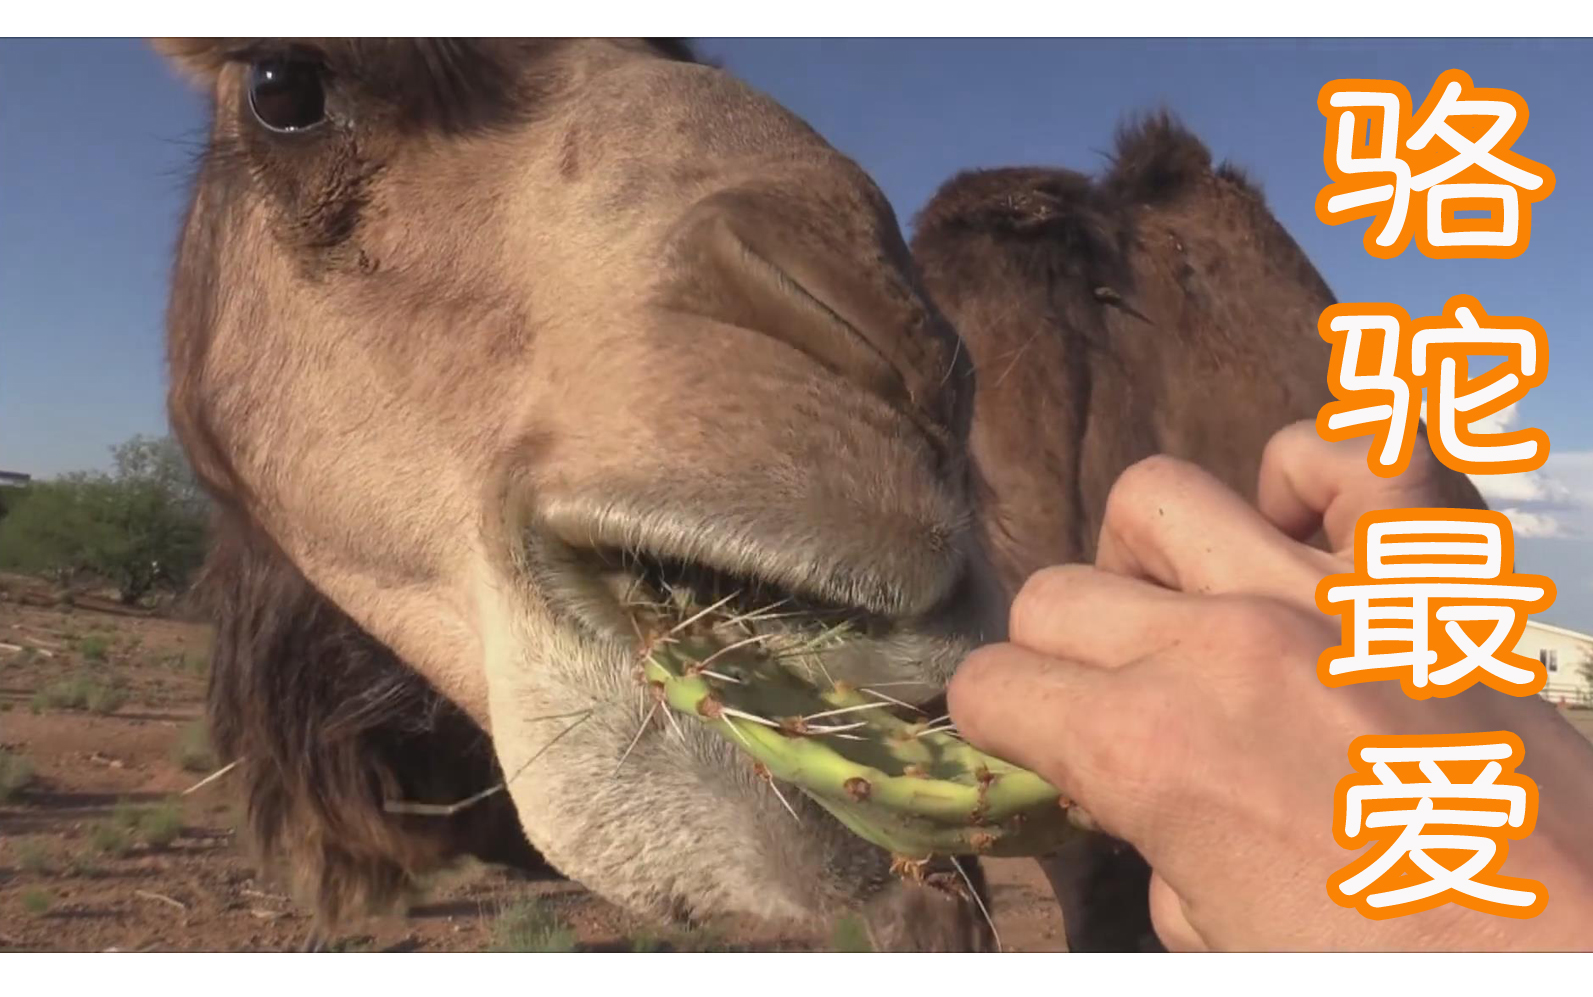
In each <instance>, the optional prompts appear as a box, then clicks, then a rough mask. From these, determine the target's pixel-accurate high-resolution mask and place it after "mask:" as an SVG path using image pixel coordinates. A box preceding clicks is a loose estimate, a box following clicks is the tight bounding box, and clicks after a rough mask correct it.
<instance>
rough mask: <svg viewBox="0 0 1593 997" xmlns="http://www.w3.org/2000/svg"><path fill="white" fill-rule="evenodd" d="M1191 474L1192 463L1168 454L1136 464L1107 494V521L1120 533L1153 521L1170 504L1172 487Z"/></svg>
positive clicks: (1113, 484)
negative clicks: (1163, 506)
mask: <svg viewBox="0 0 1593 997" xmlns="http://www.w3.org/2000/svg"><path fill="white" fill-rule="evenodd" d="M1188 473H1189V464H1188V463H1186V462H1185V461H1182V460H1179V459H1178V458H1176V457H1169V456H1167V455H1165V454H1156V455H1154V456H1151V457H1146V458H1144V459H1142V460H1138V461H1135V462H1134V463H1133V464H1130V465H1129V466H1128V468H1127V469H1126V470H1124V471H1123V473H1122V474H1120V475H1118V477H1117V480H1116V481H1115V482H1113V483H1112V488H1111V490H1110V491H1109V492H1107V495H1106V511H1105V516H1104V519H1105V521H1106V522H1107V523H1110V524H1112V525H1113V527H1114V528H1119V529H1121V528H1123V527H1129V528H1133V527H1135V526H1137V525H1140V524H1143V523H1146V522H1148V521H1150V520H1151V519H1152V518H1154V517H1155V515H1156V512H1157V509H1158V507H1159V506H1161V505H1162V504H1164V503H1165V502H1166V499H1167V496H1168V487H1169V486H1170V485H1172V484H1175V483H1177V482H1178V481H1180V480H1182V479H1183V478H1184V477H1185V476H1186V475H1187V474H1188Z"/></svg>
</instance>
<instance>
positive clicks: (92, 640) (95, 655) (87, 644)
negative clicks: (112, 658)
mask: <svg viewBox="0 0 1593 997" xmlns="http://www.w3.org/2000/svg"><path fill="white" fill-rule="evenodd" d="M110 649H111V642H110V641H109V640H107V639H106V638H105V636H104V635H103V634H89V635H88V636H87V637H84V638H83V639H82V640H80V641H78V642H77V652H78V653H79V654H81V655H83V657H84V658H87V659H88V660H89V661H104V660H105V655H106V653H107V652H109V651H110Z"/></svg>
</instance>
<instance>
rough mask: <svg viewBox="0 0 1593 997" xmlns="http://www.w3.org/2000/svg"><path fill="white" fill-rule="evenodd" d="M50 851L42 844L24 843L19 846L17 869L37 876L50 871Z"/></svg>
mask: <svg viewBox="0 0 1593 997" xmlns="http://www.w3.org/2000/svg"><path fill="white" fill-rule="evenodd" d="M50 866H51V862H50V850H49V849H48V848H45V847H44V844H43V843H42V842H38V841H24V842H22V843H21V844H19V845H17V868H18V869H21V870H22V871H23V872H26V873H32V874H33V875H35V876H37V875H39V874H40V873H46V872H49V871H50Z"/></svg>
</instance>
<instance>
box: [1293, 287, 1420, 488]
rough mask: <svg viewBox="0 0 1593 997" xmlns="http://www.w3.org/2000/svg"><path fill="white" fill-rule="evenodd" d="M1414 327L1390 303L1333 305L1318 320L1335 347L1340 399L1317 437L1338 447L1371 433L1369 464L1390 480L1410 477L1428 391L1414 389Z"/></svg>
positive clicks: (1335, 388) (1332, 379)
mask: <svg viewBox="0 0 1593 997" xmlns="http://www.w3.org/2000/svg"><path fill="white" fill-rule="evenodd" d="M1409 328H1410V316H1409V315H1408V314H1406V312H1405V309H1403V308H1401V307H1399V306H1398V305H1393V304H1388V303H1387V302H1374V303H1367V304H1347V305H1333V306H1331V307H1329V308H1328V309H1326V310H1325V311H1323V312H1322V316H1321V318H1319V319H1318V320H1317V332H1318V334H1319V335H1321V337H1322V338H1323V339H1325V340H1327V341H1328V342H1329V343H1331V344H1333V357H1332V360H1331V361H1330V364H1329V367H1328V387H1329V388H1330V389H1331V390H1332V392H1333V395H1334V397H1336V398H1337V399H1338V401H1337V402H1329V403H1328V404H1326V405H1324V406H1322V409H1321V411H1320V412H1318V413H1317V417H1316V431H1317V435H1319V436H1321V437H1322V438H1323V439H1324V440H1327V441H1328V442H1330V443H1337V442H1340V441H1343V440H1348V439H1352V438H1354V437H1356V436H1364V435H1366V434H1368V433H1371V434H1372V435H1373V446H1372V451H1371V454H1370V455H1369V456H1368V458H1367V463H1368V464H1369V466H1370V467H1371V469H1372V472H1373V473H1374V474H1378V475H1381V476H1382V477H1385V478H1390V477H1393V476H1394V475H1397V474H1403V473H1404V471H1405V469H1406V468H1407V467H1409V466H1410V456H1411V451H1412V449H1413V448H1414V447H1415V445H1416V425H1417V422H1418V421H1419V413H1420V408H1421V402H1422V392H1421V389H1420V388H1419V387H1418V388H1414V389H1413V388H1412V385H1411V374H1410V342H1409V333H1408V330H1409ZM1369 334H1370V335H1373V336H1376V337H1377V338H1376V341H1375V343H1368V341H1367V337H1368V335H1369ZM1368 359H1370V360H1372V361H1373V369H1372V370H1371V371H1370V372H1365V371H1364V370H1363V368H1365V367H1366V366H1367V360H1368ZM1363 427H1370V428H1363Z"/></svg>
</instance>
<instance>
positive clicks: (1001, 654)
mask: <svg viewBox="0 0 1593 997" xmlns="http://www.w3.org/2000/svg"><path fill="white" fill-rule="evenodd" d="M1123 681H1124V680H1123V678H1122V672H1121V671H1119V670H1109V669H1104V668H1095V667H1091V666H1088V665H1081V664H1078V663H1076V662H1072V661H1066V660H1062V659H1058V658H1051V657H1047V656H1045V655H1041V654H1035V653H1034V652H1033V651H1029V650H1026V649H1025V648H1022V647H1018V646H1017V645H1015V644H991V645H988V646H986V647H982V648H979V649H978V650H976V651H975V652H973V653H972V654H971V655H969V656H968V658H967V659H966V660H964V662H963V663H962V665H961V666H960V667H959V668H958V670H957V672H956V674H954V675H953V676H952V679H951V683H950V684H949V685H948V686H947V688H946V708H947V711H948V712H949V713H950V715H951V721H952V723H954V724H955V725H956V727H957V730H958V732H959V733H960V734H961V735H962V737H963V738H964V739H966V740H967V741H968V742H969V743H970V744H972V745H973V746H974V747H976V748H978V749H979V750H981V751H984V752H986V753H988V754H991V755H995V756H996V757H997V758H1000V759H1002V760H1003V761H1007V762H1010V763H1012V764H1014V765H1018V766H1021V767H1023V768H1026V769H1028V770H1030V771H1031V772H1034V773H1036V774H1037V775H1039V776H1040V777H1041V778H1043V779H1045V780H1046V781H1047V782H1049V783H1051V785H1053V786H1055V787H1056V788H1057V789H1058V790H1059V791H1060V792H1061V793H1062V795H1063V797H1064V798H1066V799H1068V800H1070V801H1072V802H1074V803H1076V804H1078V805H1079V806H1080V807H1082V808H1083V809H1084V810H1085V811H1086V813H1087V814H1088V815H1089V817H1090V818H1091V820H1092V821H1093V822H1094V824H1095V825H1097V826H1098V827H1100V829H1101V830H1103V831H1106V832H1108V833H1111V834H1115V835H1117V836H1118V837H1120V838H1124V839H1127V840H1130V841H1132V840H1133V837H1132V831H1133V829H1134V828H1135V827H1136V826H1138V825H1140V824H1141V823H1142V822H1141V821H1140V820H1139V819H1137V817H1138V815H1136V814H1135V813H1133V812H1132V810H1133V807H1132V801H1133V800H1134V799H1135V795H1129V794H1125V793H1124V792H1123V789H1124V788H1125V787H1127V786H1129V785H1131V784H1136V783H1137V782H1138V781H1139V780H1138V778H1137V776H1134V775H1128V774H1127V773H1123V772H1122V771H1121V770H1122V769H1123V767H1125V766H1126V765H1129V764H1131V763H1132V761H1133V759H1132V757H1131V755H1130V754H1129V753H1126V752H1124V751H1123V750H1122V743H1123V742H1122V740H1121V735H1122V733H1123V732H1124V731H1123V723H1124V722H1125V720H1124V714H1125V712H1126V711H1125V710H1124V709H1123V708H1122V706H1121V705H1120V704H1122V703H1132V702H1133V701H1134V699H1133V697H1132V696H1125V695H1123V693H1122V691H1121V690H1120V687H1121V686H1122V684H1123ZM1136 795H1137V794H1136Z"/></svg>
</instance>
